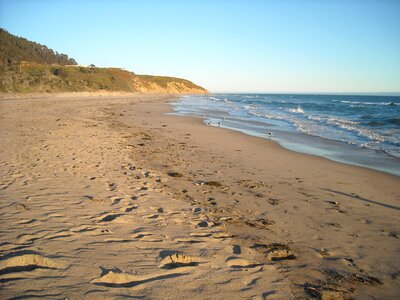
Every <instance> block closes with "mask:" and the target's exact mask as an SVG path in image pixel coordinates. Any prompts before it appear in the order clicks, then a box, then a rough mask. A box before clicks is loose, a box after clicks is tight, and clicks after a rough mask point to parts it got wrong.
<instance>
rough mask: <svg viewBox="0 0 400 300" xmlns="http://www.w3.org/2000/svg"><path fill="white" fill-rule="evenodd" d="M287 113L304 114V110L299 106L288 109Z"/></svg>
mask: <svg viewBox="0 0 400 300" xmlns="http://www.w3.org/2000/svg"><path fill="white" fill-rule="evenodd" d="M289 111H290V112H292V113H298V114H304V110H303V109H302V108H301V107H300V106H298V107H297V108H289Z"/></svg>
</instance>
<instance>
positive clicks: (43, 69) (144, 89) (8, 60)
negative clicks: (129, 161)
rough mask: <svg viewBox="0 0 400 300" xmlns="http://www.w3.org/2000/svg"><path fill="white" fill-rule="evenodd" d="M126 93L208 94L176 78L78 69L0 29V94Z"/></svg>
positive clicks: (61, 57) (69, 61)
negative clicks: (100, 91)
mask: <svg viewBox="0 0 400 300" xmlns="http://www.w3.org/2000/svg"><path fill="white" fill-rule="evenodd" d="M99 90H105V91H124V92H140V93H168V94H205V93H207V90H205V89H204V88H202V87H200V86H198V85H196V84H194V83H193V82H191V81H189V80H186V79H182V78H175V77H167V76H153V75H138V74H135V73H133V72H129V71H126V70H123V69H119V68H96V67H95V66H93V65H91V66H88V67H85V66H79V65H77V64H76V61H75V60H74V59H73V58H69V57H68V56H67V55H66V54H59V53H57V52H54V51H53V50H52V49H49V48H47V47H46V46H44V45H41V44H38V43H35V42H31V41H28V40H26V39H24V38H20V37H16V36H14V35H12V34H10V33H8V32H7V31H5V30H3V29H0V92H3V93H38V92H39V93H40V92H47V93H51V92H82V91H99Z"/></svg>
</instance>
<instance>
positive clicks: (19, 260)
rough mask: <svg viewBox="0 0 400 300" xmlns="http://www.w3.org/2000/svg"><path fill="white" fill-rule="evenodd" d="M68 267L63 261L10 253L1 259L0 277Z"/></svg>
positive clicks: (34, 254)
mask: <svg viewBox="0 0 400 300" xmlns="http://www.w3.org/2000/svg"><path fill="white" fill-rule="evenodd" d="M68 267H69V265H68V264H66V263H65V262H63V261H59V260H56V259H52V258H47V257H45V256H42V255H40V254H37V253H29V254H20V253H12V254H11V255H7V256H4V257H2V258H1V260H0V275H1V274H6V273H13V272H24V271H32V270H34V269H37V268H44V269H61V270H65V269H67V268H68Z"/></svg>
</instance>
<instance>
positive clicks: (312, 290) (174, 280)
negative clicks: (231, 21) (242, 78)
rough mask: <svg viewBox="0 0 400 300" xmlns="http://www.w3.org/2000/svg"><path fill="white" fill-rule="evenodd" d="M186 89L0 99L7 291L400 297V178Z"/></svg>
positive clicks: (65, 295) (0, 267)
mask: <svg viewBox="0 0 400 300" xmlns="http://www.w3.org/2000/svg"><path fill="white" fill-rule="evenodd" d="M176 99H177V98H176V97H175V96H169V95H141V94H125V93H124V94H118V93H114V94H111V93H110V94H102V95H100V94H90V93H86V94H70V95H68V96H65V95H62V94H61V95H58V96H56V97H55V96H53V95H40V96H32V97H28V98H21V97H17V96H15V97H13V99H7V97H3V98H1V99H0V136H1V141H2V143H1V147H0V165H1V169H0V170H1V183H0V200H1V202H0V216H1V226H0V232H1V235H0V255H1V259H0V284H1V288H0V297H1V298H2V299H22V298H39V297H47V298H49V299H83V298H84V299H126V298H143V299H188V298H194V299H222V298H227V299H309V298H316V299H318V298H319V299H351V298H355V299H398V298H399V297H400V259H399V258H400V257H399V253H400V189H399V186H400V177H396V176H392V175H388V174H385V173H381V172H378V171H373V170H369V169H365V168H360V167H355V166H350V165H345V164H341V163H336V162H333V161H329V160H327V159H323V158H320V157H314V156H310V155H304V154H300V153H295V152H291V151H288V150H285V149H283V148H282V147H280V146H279V145H277V144H276V143H274V142H272V141H269V140H265V139H260V138H256V137H251V136H247V135H244V134H241V133H238V132H234V131H229V130H226V129H222V128H215V127H210V126H206V125H204V124H203V122H202V120H201V119H198V118H194V117H193V118H190V117H181V116H173V115H171V114H168V113H170V112H171V108H170V105H169V103H170V102H171V101H176Z"/></svg>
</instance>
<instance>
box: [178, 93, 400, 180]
mask: <svg viewBox="0 0 400 300" xmlns="http://www.w3.org/2000/svg"><path fill="white" fill-rule="evenodd" d="M257 96H258V95H257ZM262 96H263V95H260V96H259V97H260V98H262V99H264V98H265V99H267V100H266V101H267V102H268V101H272V100H268V99H269V98H268V97H267V95H264V96H265V97H264V98H263V97H262ZM295 96H296V95H293V97H295ZM235 97H236V98H235ZM239 98H240V101H239V100H237V99H239ZM249 98H251V96H250V95H246V94H243V95H226V94H214V95H213V94H211V95H210V96H206V97H202V96H199V97H196V96H193V97H190V96H189V97H183V98H180V99H179V101H176V102H174V103H173V104H172V106H173V109H174V112H175V113H176V114H177V115H186V116H191V115H195V116H201V117H202V118H203V120H204V123H206V124H207V125H210V126H214V127H223V128H228V129H231V130H235V131H239V132H242V133H245V134H248V135H252V136H256V137H261V138H264V139H268V140H274V141H276V142H278V143H279V144H280V145H281V146H282V147H284V148H286V149H289V150H292V151H295V152H300V153H304V154H310V155H316V156H320V157H324V158H328V159H330V160H333V161H337V162H341V163H345V164H350V165H355V166H361V167H367V168H369V169H373V170H378V171H383V172H385V173H389V174H392V175H396V176H400V158H399V157H397V156H396V155H395V153H397V152H396V151H395V150H394V149H393V153H392V154H393V155H391V152H390V151H389V150H390V148H387V149H386V148H385V147H389V146H388V145H386V146H383V145H382V147H383V148H382V150H381V151H377V150H373V148H374V147H375V146H374V147H372V148H371V147H370V146H365V147H364V146H363V145H364V144H360V143H361V141H360V140H357V138H355V139H354V140H353V141H349V140H347V142H346V141H345V140H343V138H349V137H348V136H347V137H346V135H345V134H344V133H343V132H340V130H339V131H338V132H336V135H335V136H332V135H330V136H329V134H328V133H329V132H330V131H329V130H334V131H335V130H337V129H334V128H335V126H333V127H332V126H331V127H332V128H331V127H329V126H328V127H329V128H328V129H327V128H325V127H326V124H325V122H323V121H321V124H322V125H318V126H317V125H315V124H314V125H312V122H314V121H312V122H311V123H307V121H304V120H303V119H304V118H307V119H309V118H311V120H314V114H313V110H312V109H311V108H309V109H308V110H307V112H306V113H304V111H303V110H302V109H301V111H300V113H298V111H297V110H295V109H293V108H290V109H287V111H289V112H290V113H293V115H285V114H284V117H283V118H281V117H279V118H278V117H277V118H278V120H279V121H277V120H276V119H274V117H271V118H272V119H270V118H269V117H268V115H269V113H267V112H266V114H267V118H264V117H263V114H262V112H258V113H254V112H253V111H251V109H252V108H251V107H252V105H256V107H258V106H257V105H258V104H252V103H253V102H252V101H250V100H249V105H245V103H246V102H243V101H246V100H247V99H249ZM314 98H315V97H314ZM221 99H224V100H223V101H222V100H221ZM256 99H257V98H254V101H255V103H258V102H257V100H256ZM236 100H237V101H236ZM251 100H253V98H251ZM278 100H279V99H278ZM278 100H277V101H278ZM328 100H330V99H328ZM225 101H227V102H225ZM260 101H261V100H260ZM316 101H318V100H316ZM332 101H336V102H343V101H339V100H332ZM295 102H296V101H295ZM300 102H301V101H300ZM336 102H332V103H336ZM228 103H229V104H228ZM268 103H269V102H268ZM284 103H286V102H284ZM323 103H325V102H323ZM329 103H330V102H329ZM360 103H361V102H360ZM259 105H260V107H262V104H259ZM285 105H286V104H285ZM297 105H298V107H302V105H303V106H304V107H308V106H307V105H310V104H309V103H299V104H297ZM316 105H317V104H316ZM318 105H325V104H321V103H320V104H318ZM231 106H232V107H231ZM205 107H206V108H205ZM233 107H234V108H235V109H234V108H233ZM249 107H250V108H249ZM254 109H256V110H257V109H259V110H260V111H261V110H262V109H261V108H254ZM263 109H266V108H263ZM271 109H272V112H270V114H272V116H273V115H274V114H275V111H274V108H273V107H272V108H271ZM284 111H285V113H286V110H284ZM276 116H279V113H276ZM304 116H306V117H304ZM315 118H316V119H318V118H319V117H318V115H316V116H315ZM321 118H322V117H321ZM332 119H333V120H338V121H337V122H339V121H340V120H341V119H340V116H339V115H338V116H332ZM293 120H297V121H293ZM342 121H343V120H342ZM274 122H277V123H274ZM293 122H294V124H296V125H294V124H293ZM296 122H300V123H299V124H300V125H297V123H296ZM304 122H305V123H304ZM335 122H336V121H335ZM340 122H341V121H340ZM343 122H345V121H343ZM301 124H303V125H301ZM339 124H340V123H339ZM354 124H358V122H354ZM293 126H294V127H293ZM298 126H300V127H301V128H302V126H304V127H305V128H311V129H312V128H318V127H320V128H321V130H322V131H323V132H324V130H326V132H327V133H325V134H324V133H323V134H318V133H316V134H315V132H314V134H307V133H306V132H303V131H304V130H305V129H304V130H300V131H299V130H298V129H299V128H298ZM313 126H314V127H313ZM357 126H358V125H357ZM362 128H363V129H359V130H365V132H369V134H370V135H371V134H373V132H372V131H371V132H370V131H368V130H372V129H371V128H369V129H367V128H364V127H362ZM314 130H315V129H314ZM352 130H358V129H357V128H356V127H354V128H353V129H352ZM306 131H307V130H306ZM311 131H312V130H311ZM378 132H379V130H378ZM332 133H333V132H330V134H332ZM347 134H349V133H348V132H347ZM382 134H383V133H382ZM393 134H394V136H396V135H395V133H393ZM342 135H343V136H342ZM376 135H377V136H379V135H378V133H376ZM337 137H341V138H337ZM388 139H389V138H388ZM393 139H395V138H393ZM371 143H372V142H371ZM382 143H383V142H382ZM365 144H368V143H367V142H365ZM391 147H392V146H391ZM384 149H386V150H384ZM388 151H389V152H388Z"/></svg>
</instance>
